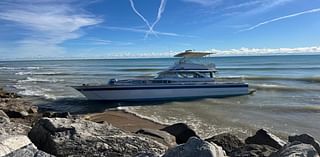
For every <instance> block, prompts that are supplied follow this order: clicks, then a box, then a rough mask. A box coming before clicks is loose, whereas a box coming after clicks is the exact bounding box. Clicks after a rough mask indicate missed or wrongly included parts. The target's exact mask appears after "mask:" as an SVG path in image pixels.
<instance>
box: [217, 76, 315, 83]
mask: <svg viewBox="0 0 320 157" xmlns="http://www.w3.org/2000/svg"><path fill="white" fill-rule="evenodd" d="M217 79H241V80H288V81H306V82H320V76H310V77H289V76H287V77H285V76H245V75H241V76H219V77H217Z"/></svg>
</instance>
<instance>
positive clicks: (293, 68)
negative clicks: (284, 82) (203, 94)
mask: <svg viewBox="0 0 320 157" xmlns="http://www.w3.org/2000/svg"><path fill="white" fill-rule="evenodd" d="M217 69H218V70H255V71H261V70H316V69H320V67H318V66H317V67H314V66H312V67H241V66H238V67H218V68H217Z"/></svg>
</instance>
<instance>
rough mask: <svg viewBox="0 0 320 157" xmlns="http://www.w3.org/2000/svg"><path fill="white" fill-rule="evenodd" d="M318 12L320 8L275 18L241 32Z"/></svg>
mask: <svg viewBox="0 0 320 157" xmlns="http://www.w3.org/2000/svg"><path fill="white" fill-rule="evenodd" d="M316 12H320V8H316V9H311V10H307V11H303V12H299V13H294V14H290V15H286V16H281V17H278V18H274V19H271V20H267V21H264V22H260V23H258V24H256V25H254V26H251V27H249V28H246V29H243V30H241V31H250V30H253V29H256V28H258V27H260V26H263V25H266V24H269V23H272V22H276V21H279V20H284V19H287V18H292V17H296V16H300V15H304V14H310V13H316Z"/></svg>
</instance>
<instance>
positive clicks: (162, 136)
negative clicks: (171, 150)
mask: <svg viewBox="0 0 320 157" xmlns="http://www.w3.org/2000/svg"><path fill="white" fill-rule="evenodd" d="M136 134H142V135H146V136H149V137H151V138H153V139H155V140H157V141H159V142H161V143H163V144H165V145H167V146H168V147H174V146H176V139H175V137H174V136H172V135H171V134H169V133H167V132H165V131H161V130H154V129H147V128H143V129H140V130H138V131H137V132H136Z"/></svg>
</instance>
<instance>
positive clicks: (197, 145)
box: [163, 137, 226, 157]
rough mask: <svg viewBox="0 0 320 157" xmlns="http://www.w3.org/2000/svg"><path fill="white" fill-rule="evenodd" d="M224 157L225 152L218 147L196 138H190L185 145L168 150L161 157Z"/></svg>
mask: <svg viewBox="0 0 320 157" xmlns="http://www.w3.org/2000/svg"><path fill="white" fill-rule="evenodd" d="M180 156H181V157H195V156H197V157H224V156H226V154H225V152H224V151H223V150H222V148H221V147H220V146H217V145H216V144H214V143H209V142H206V141H204V140H201V139H199V138H197V137H191V138H189V140H188V141H187V143H185V144H181V145H178V146H177V147H174V148H171V149H169V150H168V151H167V152H166V153H165V154H164V155H163V157H180Z"/></svg>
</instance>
